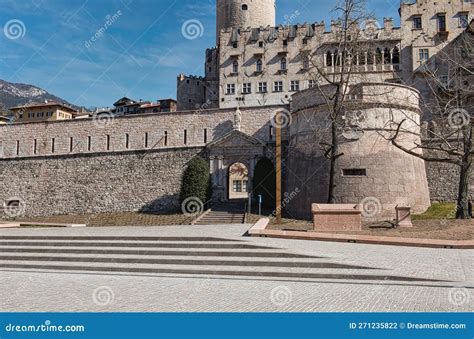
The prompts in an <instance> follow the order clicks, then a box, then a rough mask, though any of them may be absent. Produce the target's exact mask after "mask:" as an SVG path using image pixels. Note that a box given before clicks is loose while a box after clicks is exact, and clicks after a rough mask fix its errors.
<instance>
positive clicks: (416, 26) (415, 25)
mask: <svg viewBox="0 0 474 339" xmlns="http://www.w3.org/2000/svg"><path fill="white" fill-rule="evenodd" d="M413 29H423V23H422V21H421V16H415V17H413Z"/></svg>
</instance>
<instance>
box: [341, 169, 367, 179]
mask: <svg viewBox="0 0 474 339" xmlns="http://www.w3.org/2000/svg"><path fill="white" fill-rule="evenodd" d="M342 175H343V176H345V177H366V176H367V170H366V169H365V168H349V169H343V170H342Z"/></svg>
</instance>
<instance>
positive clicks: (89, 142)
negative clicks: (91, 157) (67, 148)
mask: <svg viewBox="0 0 474 339" xmlns="http://www.w3.org/2000/svg"><path fill="white" fill-rule="evenodd" d="M87 150H88V151H89V152H90V151H91V150H92V137H91V136H88V137H87Z"/></svg>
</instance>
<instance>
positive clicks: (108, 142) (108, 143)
mask: <svg viewBox="0 0 474 339" xmlns="http://www.w3.org/2000/svg"><path fill="white" fill-rule="evenodd" d="M106 146H107V151H110V135H107V145H106Z"/></svg>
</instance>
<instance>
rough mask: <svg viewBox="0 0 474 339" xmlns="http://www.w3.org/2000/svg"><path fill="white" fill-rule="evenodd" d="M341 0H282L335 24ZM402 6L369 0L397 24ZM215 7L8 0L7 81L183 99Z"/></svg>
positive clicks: (102, 99) (101, 94) (288, 8)
mask: <svg viewBox="0 0 474 339" xmlns="http://www.w3.org/2000/svg"><path fill="white" fill-rule="evenodd" d="M334 2H335V1H334V0H277V6H278V10H277V22H278V23H283V22H285V18H288V17H291V16H293V15H295V13H299V15H297V19H296V21H297V22H298V23H303V22H315V21H321V20H323V19H324V20H326V24H328V23H329V21H330V19H331V16H332V15H333V13H331V9H332V8H333V6H334ZM398 5H399V0H371V1H368V8H369V9H370V10H371V11H373V12H374V14H375V15H376V16H377V18H378V19H379V20H380V21H382V19H383V17H393V18H394V20H395V23H396V25H398V23H399V18H398V12H397V10H398ZM214 6H215V0H21V1H19V0H0V9H1V10H0V28H2V30H1V31H0V79H3V80H7V81H10V82H20V83H29V84H33V85H37V86H39V87H42V88H44V89H45V90H47V91H49V92H50V93H52V94H55V95H58V96H60V97H62V98H64V99H66V100H68V101H69V102H71V103H73V104H76V105H83V106H86V107H90V106H99V107H102V106H104V107H105V106H111V105H112V103H113V102H114V101H115V100H116V99H118V98H120V97H122V96H128V97H131V98H134V99H144V100H157V99H159V98H168V97H172V98H175V97H176V77H177V75H178V74H179V73H185V74H196V75H202V73H203V62H204V52H205V49H206V48H207V47H212V46H214V45H215V28H214V27H215V10H214ZM12 20H19V22H18V21H12ZM188 20H198V21H199V22H200V23H202V27H203V31H202V36H199V37H197V38H196V39H192V40H189V39H186V38H185V37H184V36H183V34H182V30H181V29H182V26H183V24H184V23H185V22H187V21H188ZM22 24H23V25H24V26H23V27H22V26H21V25H22ZM7 26H8V27H9V28H10V29H11V30H10V31H7V30H6V28H7ZM15 28H19V30H15ZM101 28H102V31H100V30H101ZM94 35H96V36H97V38H96V39H95V41H92V40H93V39H92V37H93V36H94ZM12 37H13V38H15V39H12Z"/></svg>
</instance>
